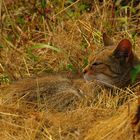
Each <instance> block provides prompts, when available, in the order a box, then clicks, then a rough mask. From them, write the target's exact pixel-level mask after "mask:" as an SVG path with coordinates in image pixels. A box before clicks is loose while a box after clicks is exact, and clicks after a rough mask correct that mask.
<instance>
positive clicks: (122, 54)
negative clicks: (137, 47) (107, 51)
mask: <svg viewBox="0 0 140 140" xmlns="http://www.w3.org/2000/svg"><path fill="white" fill-rule="evenodd" d="M113 55H114V56H115V57H116V58H117V59H118V60H119V61H120V64H124V63H127V62H132V60H133V52H132V44H131V42H130V41H129V40H128V39H123V40H121V41H120V43H119V44H118V46H117V47H116V49H115V50H114V52H113Z"/></svg>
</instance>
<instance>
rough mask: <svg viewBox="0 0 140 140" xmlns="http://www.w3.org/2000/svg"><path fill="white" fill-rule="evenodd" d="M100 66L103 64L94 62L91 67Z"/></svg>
mask: <svg viewBox="0 0 140 140" xmlns="http://www.w3.org/2000/svg"><path fill="white" fill-rule="evenodd" d="M101 64H103V63H102V62H98V61H97V62H94V63H93V64H92V65H93V66H97V65H101Z"/></svg>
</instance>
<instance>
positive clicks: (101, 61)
mask: <svg viewBox="0 0 140 140" xmlns="http://www.w3.org/2000/svg"><path fill="white" fill-rule="evenodd" d="M103 42H104V48H103V49H102V50H101V51H100V52H99V53H98V54H96V55H92V56H91V57H90V58H89V61H88V65H87V66H86V67H85V68H84V69H83V74H84V79H85V80H86V81H94V80H96V81H98V82H99V83H101V84H103V85H105V86H106V87H109V88H114V87H117V88H125V87H127V86H129V85H132V79H131V78H132V75H131V73H132V70H133V69H134V68H135V67H136V66H137V65H140V59H139V58H138V56H137V55H136V54H135V53H134V52H133V49H132V48H133V47H132V43H131V42H130V40H129V39H122V40H121V41H120V42H119V43H118V45H117V46H115V45H113V42H112V40H111V39H110V38H109V37H108V36H107V35H106V34H105V33H103ZM139 81H140V76H137V78H136V80H135V83H136V82H139ZM139 120H140V99H139V98H138V107H137V113H136V115H135V117H134V118H133V120H132V125H136V124H138V122H139Z"/></svg>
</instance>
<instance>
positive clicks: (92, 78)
mask: <svg viewBox="0 0 140 140" xmlns="http://www.w3.org/2000/svg"><path fill="white" fill-rule="evenodd" d="M84 79H85V81H89V82H91V81H93V80H95V76H93V75H89V74H87V73H86V74H84Z"/></svg>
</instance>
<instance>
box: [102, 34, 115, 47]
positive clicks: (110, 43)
mask: <svg viewBox="0 0 140 140" xmlns="http://www.w3.org/2000/svg"><path fill="white" fill-rule="evenodd" d="M103 43H104V47H109V46H113V45H114V42H113V40H112V39H111V38H110V37H109V36H108V35H107V34H106V33H103Z"/></svg>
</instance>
